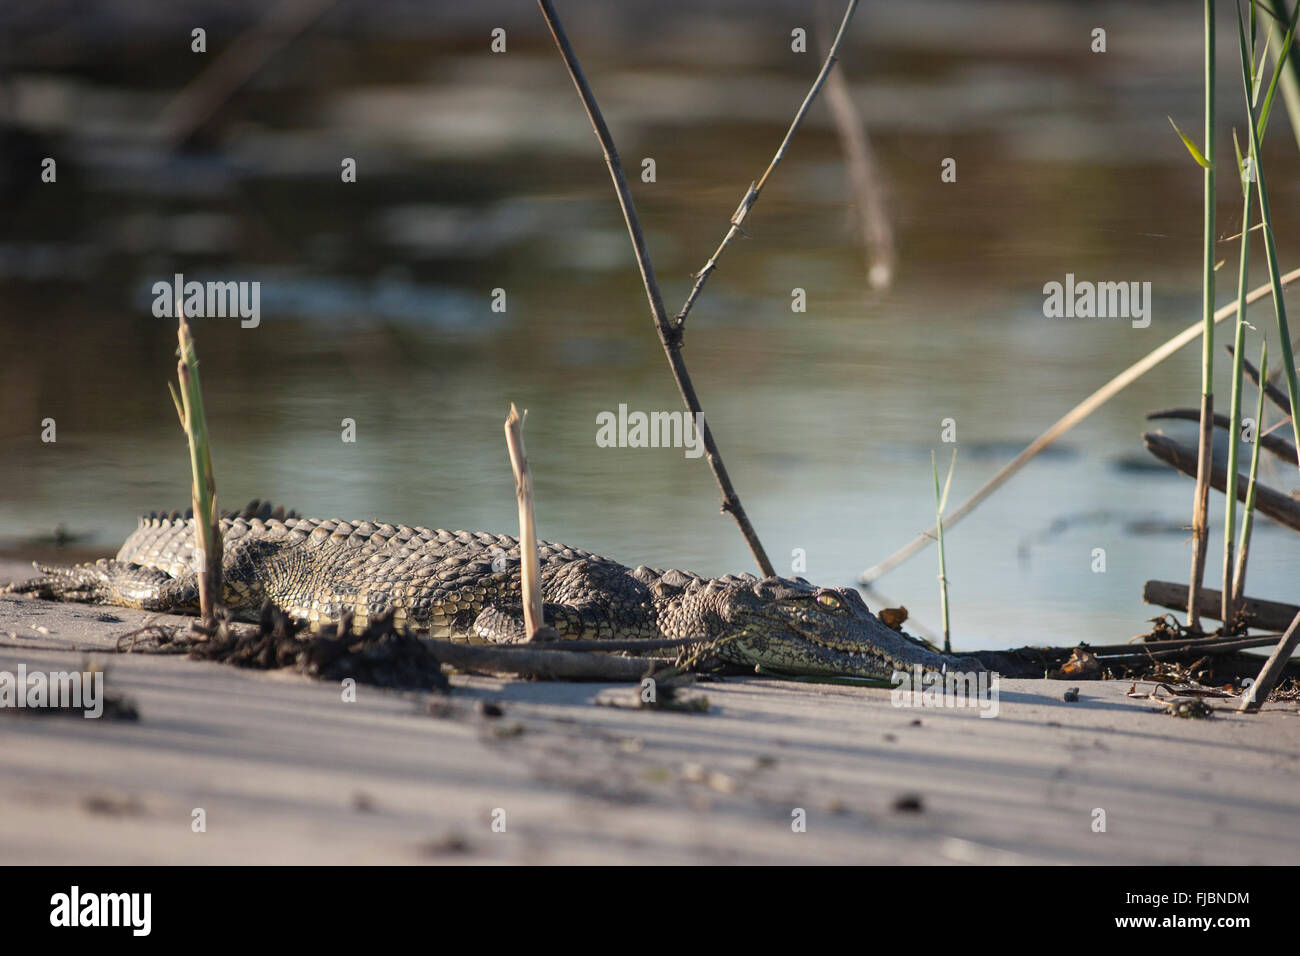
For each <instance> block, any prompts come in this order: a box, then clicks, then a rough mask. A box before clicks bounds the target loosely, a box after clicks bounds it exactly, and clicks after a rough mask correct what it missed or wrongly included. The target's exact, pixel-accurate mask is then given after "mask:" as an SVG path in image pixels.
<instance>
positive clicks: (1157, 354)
mask: <svg viewBox="0 0 1300 956" xmlns="http://www.w3.org/2000/svg"><path fill="white" fill-rule="evenodd" d="M1297 279H1300V269H1293V270H1292V271H1291V272H1288V273H1287V274H1286V275H1284V276H1282V285H1284V286H1287V285H1290V284H1291V283H1292V282H1295V281H1296V280H1297ZM1271 290H1272V286H1270V285H1261V286H1258V287H1257V288H1255V289H1252V290H1251V292H1250V295H1248V296H1246V304H1247V305H1250V304H1251V303H1253V302H1258V301H1259V300H1260V299H1262V298H1264V296H1266V295H1268V294H1269V293H1270V291H1271ZM1236 314H1237V303H1235V302H1230V303H1228V304H1227V305H1225V306H1223V307H1222V308H1221V309H1219V311H1217V312H1215V313H1214V321H1215V322H1222V321H1223V320H1224V319H1226V318H1228V317H1230V316H1233V315H1236ZM1203 331H1204V329H1203V327H1202V325H1201V323H1200V322H1199V321H1198V322H1196V323H1195V324H1194V325H1190V326H1188V327H1187V328H1186V329H1184V330H1183V331H1182V332H1179V333H1178V334H1177V335H1175V336H1174V337H1173V338H1172V339H1170V340H1169V341H1168V342H1165V343H1164V344H1163V345H1161V346H1160V347H1158V348H1156V349H1154V350H1152V351H1151V352H1149V353H1148V354H1147V355H1146V356H1144V357H1143V358H1141V359H1140V360H1138V361H1137V362H1134V363H1133V364H1132V365H1130V366H1129V367H1128V368H1126V369H1125V370H1124V371H1122V372H1120V373H1119V374H1118V375H1116V376H1115V377H1114V378H1112V379H1111V380H1110V381H1109V382H1107V383H1106V384H1105V385H1103V386H1102V387H1101V388H1099V389H1097V390H1096V391H1095V392H1093V393H1092V394H1091V395H1089V396H1088V397H1087V398H1085V399H1084V400H1083V401H1081V402H1080V403H1079V404H1078V405H1075V406H1074V408H1072V409H1070V410H1069V411H1068V412H1066V413H1065V415H1063V416H1062V417H1061V418H1059V419H1057V421H1056V423H1055V424H1053V425H1052V427H1051V428H1049V429H1047V431H1045V432H1043V433H1042V434H1041V435H1039V436H1038V437H1037V438H1035V439H1034V440H1033V441H1032V442H1030V443H1029V445H1028V447H1026V448H1025V450H1024V451H1022V452H1021V453H1020V454H1019V455H1017V456H1016V457H1015V458H1013V459H1012V460H1011V461H1010V462H1008V463H1007V464H1006V465H1003V466H1002V468H1001V469H1000V470H999V471H998V473H997V474H995V475H994V476H993V477H992V478H990V479H989V480H988V481H986V482H985V483H984V484H983V485H981V486H980V487H979V489H978V490H976V492H975V493H974V494H973V495H971V496H970V497H969V498H967V499H966V500H965V501H963V502H962V503H961V505H959V506H958V507H957V508H955V509H954V510H953V511H952V513H951V514H949V515H948V517H947V519H946V520H945V521H944V527H945V528H951V527H952V526H953V525H955V524H956V523H957V522H958V521H960V520H961V519H962V518H964V517H965V516H966V515H968V514H970V512H971V511H973V510H974V509H975V508H976V507H977V506H978V505H979V504H980V503H981V502H982V501H983V500H984V499H985V498H987V497H988V496H989V495H991V494H993V492H995V491H997V490H998V488H1000V487H1001V486H1002V485H1003V484H1005V483H1006V481H1007V479H1009V478H1010V477H1011V476H1012V475H1014V474H1015V473H1016V472H1017V471H1019V470H1020V469H1021V468H1023V467H1024V466H1025V465H1027V464H1029V462H1031V461H1032V460H1033V459H1034V458H1035V457H1037V455H1038V453H1039V452H1041V451H1042V450H1043V449H1044V448H1047V447H1048V446H1049V445H1051V444H1052V443H1053V442H1055V441H1056V440H1057V439H1058V438H1060V437H1061V436H1062V435H1064V434H1065V433H1066V432H1068V431H1069V430H1070V429H1072V428H1073V427H1074V426H1075V425H1077V424H1079V422H1081V421H1083V420H1084V419H1085V418H1087V417H1088V416H1089V415H1091V414H1092V413H1093V412H1095V411H1096V410H1097V409H1099V408H1101V406H1103V405H1105V404H1106V403H1107V402H1108V401H1110V400H1111V399H1112V398H1114V397H1115V396H1116V395H1118V394H1119V393H1120V392H1122V391H1124V389H1126V388H1127V387H1128V386H1130V385H1132V384H1133V383H1134V382H1135V381H1137V380H1138V379H1139V378H1141V377H1142V376H1143V375H1145V374H1146V373H1147V372H1149V371H1151V369H1153V368H1155V367H1156V366H1157V365H1159V364H1160V363H1161V362H1163V361H1164V360H1165V359H1167V358H1169V356H1171V355H1173V354H1174V353H1175V352H1177V351H1178V350H1179V349H1181V348H1182V347H1183V346H1185V345H1188V344H1190V343H1191V342H1194V341H1195V340H1196V338H1197V337H1198V336H1199V335H1201V333H1202V332H1203ZM937 534H938V529H937V528H931V529H929V530H928V531H923V532H921V534H919V535H917V536H916V537H915V538H913V539H912V540H911V541H910V542H909V543H907V544H906V545H904V546H903V547H901V548H899V549H898V550H897V551H895V552H894V553H893V554H891V555H890V556H889V557H887V558H885V559H884V560H883V561H881V562H879V563H878V564H874V565H872V566H871V567H869V568H867V569H866V570H865V571H863V572H862V573H861V574H860V575H858V582H859V583H860V584H863V585H870V584H871V582H872V581H875V580H876V579H877V578H879V577H882V576H883V575H885V574H888V573H889V572H890V571H892V570H893V569H894V568H896V567H898V566H899V565H900V564H902V563H903V562H904V561H906V560H907V559H908V558H910V557H912V556H913V555H914V554H916V553H917V552H918V551H920V550H921V549H923V548H924V547H925V546H926V545H927V544H929V543H930V542H931V541H933V540H934V539H935V537H936V536H937Z"/></svg>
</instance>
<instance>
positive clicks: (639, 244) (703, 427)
mask: <svg viewBox="0 0 1300 956" xmlns="http://www.w3.org/2000/svg"><path fill="white" fill-rule="evenodd" d="M538 5H539V6H540V7H541V9H542V16H543V17H545V19H546V24H547V26H548V27H549V28H550V31H551V36H552V37H553V38H554V39H555V45H556V46H557V47H558V48H559V50H560V56H561V57H562V58H563V60H564V65H565V67H566V68H567V69H568V71H569V77H570V79H572V80H573V85H574V87H575V88H576V89H577V91H578V97H579V99H581V100H582V105H583V108H584V109H585V110H586V111H587V118H588V119H590V120H591V125H592V129H593V130H594V131H595V133H596V138H597V139H598V140H599V141H600V146H601V149H602V150H603V151H604V154H605V165H606V166H608V167H609V175H610V178H611V179H612V180H613V181H614V191H615V193H616V194H617V195H618V202H619V206H620V207H621V208H622V210H623V219H624V221H625V222H626V223H627V231H628V235H629V236H630V237H631V239H632V249H633V251H634V252H635V253H636V260H637V265H638V266H639V267H640V270H641V281H642V284H644V286H645V291H646V298H647V299H649V300H650V313H651V315H652V317H653V318H654V324H655V329H656V330H657V331H658V333H659V341H660V343H661V344H662V345H663V348H664V354H665V355H667V357H668V366H669V368H670V369H671V370H672V373H673V379H674V380H675V381H676V382H677V389H678V391H679V392H681V396H682V401H683V402H685V404H686V408H687V409H688V410H689V411H690V413H691V415H692V416H693V417H694V419H695V422H696V425H697V427H698V428H699V429H700V431H701V432H702V435H703V438H704V450H705V455H706V458H707V459H708V462H709V467H710V468H711V469H712V470H713V476H714V478H716V479H717V482H718V488H719V490H720V491H721V492H722V510H723V511H724V512H727V513H729V514H730V515H731V516H732V517H733V518H734V519H735V520H736V524H737V525H738V526H739V527H740V533H741V534H743V535H744V536H745V541H746V542H747V543H748V545H749V550H750V552H751V553H752V554H753V555H754V560H755V561H756V562H757V564H758V567H759V569H760V570H761V571H762V572H763V574H764V575H766V576H768V577H775V576H776V571H775V570H774V569H773V567H772V562H771V561H770V560H768V557H767V552H766V551H764V550H763V545H762V542H760V541H759V540H758V534H757V533H756V532H755V531H754V526H753V525H752V524H750V521H749V516H748V515H747V514H746V513H745V509H744V507H743V506H742V505H741V503H740V497H739V496H738V495H737V494H736V490H735V488H734V487H732V484H731V478H730V476H729V475H728V474H727V469H726V466H725V465H724V464H723V462H722V454H721V453H720V452H719V451H718V446H717V443H716V442H715V441H714V440H713V430H712V429H711V428H710V427H709V423H708V421H707V420H706V419H705V418H704V410H703V408H702V407H701V405H700V399H699V396H698V395H696V393H695V385H694V384H693V383H692V382H691V377H690V373H689V372H687V370H686V363H685V361H684V360H683V359H682V355H681V335H680V332H679V330H678V329H677V328H676V327H675V325H674V324H673V323H672V322H671V321H670V320H669V318H668V314H667V312H666V311H665V310H664V301H663V294H662V292H660V290H659V281H658V279H656V278H655V272H654V266H653V265H652V264H651V262H650V253H649V251H648V250H647V249H646V244H645V236H644V234H643V233H642V231H641V220H640V217H638V216H637V212H636V204H635V203H634V202H633V201H632V190H631V189H630V188H629V187H628V183H627V176H625V175H624V173H623V164H622V161H621V160H620V159H619V157H618V151H617V150H616V149H615V148H614V137H613V136H612V135H611V134H610V131H609V126H608V125H606V123H605V118H604V116H603V115H602V114H601V112H600V107H599V106H598V105H597V103H596V97H595V94H594V93H592V91H591V87H590V86H589V85H588V83H587V78H586V76H585V75H584V74H583V72H582V66H581V65H580V64H579V63H578V57H577V54H576V53H574V51H573V46H572V45H571V44H570V43H569V38H568V36H567V34H565V32H564V27H563V26H562V25H561V24H560V18H559V16H558V15H557V14H556V12H555V7H554V6H553V5H552V4H551V2H550V0H538ZM782 148H783V149H784V146H783V147H782ZM755 195H756V194H755ZM751 205H752V203H751ZM746 208H747V207H746Z"/></svg>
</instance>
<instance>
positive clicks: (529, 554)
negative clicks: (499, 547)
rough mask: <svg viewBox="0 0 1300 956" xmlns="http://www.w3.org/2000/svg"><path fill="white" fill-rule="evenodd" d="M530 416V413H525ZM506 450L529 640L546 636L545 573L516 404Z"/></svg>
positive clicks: (509, 420) (508, 418) (509, 417)
mask: <svg viewBox="0 0 1300 956" xmlns="http://www.w3.org/2000/svg"><path fill="white" fill-rule="evenodd" d="M524 414H525V415H527V414H528V412H527V411H525V412H524ZM505 431H506V449H507V450H508V451H509V453H510V468H511V469H512V470H513V471H514V473H515V500H516V501H517V502H518V504H519V586H520V588H521V589H522V591H523V602H524V631H525V633H526V634H527V638H528V640H530V641H531V640H533V639H534V638H536V637H538V636H539V635H540V636H555V637H558V636H559V635H558V634H555V635H546V634H543V628H544V627H545V622H544V621H543V620H542V571H541V566H540V564H539V563H538V561H537V525H536V523H535V522H534V518H533V476H532V474H531V473H530V472H529V471H528V456H527V455H526V454H525V453H524V434H523V419H522V418H520V416H519V409H517V408H515V403H514V402H511V403H510V414H509V415H507V416H506V424H505ZM548 630H549V629H548Z"/></svg>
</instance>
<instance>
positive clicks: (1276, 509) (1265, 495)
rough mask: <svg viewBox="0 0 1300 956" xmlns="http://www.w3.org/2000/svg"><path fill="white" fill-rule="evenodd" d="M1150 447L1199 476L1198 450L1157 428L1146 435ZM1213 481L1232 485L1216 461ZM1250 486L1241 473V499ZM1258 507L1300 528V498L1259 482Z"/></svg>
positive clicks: (1163, 458) (1219, 486) (1218, 485)
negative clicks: (1299, 499) (1157, 431)
mask: <svg viewBox="0 0 1300 956" xmlns="http://www.w3.org/2000/svg"><path fill="white" fill-rule="evenodd" d="M1142 441H1143V442H1145V443H1146V446H1147V451H1149V452H1151V454H1153V455H1155V456H1156V457H1157V458H1159V459H1160V460H1161V461H1163V462H1165V463H1166V464H1169V465H1173V466H1174V467H1175V468H1177V469H1178V470H1179V471H1181V472H1182V473H1183V474H1185V475H1191V476H1192V477H1195V476H1196V452H1195V450H1193V449H1190V448H1188V447H1186V446H1185V445H1180V444H1178V443H1177V442H1175V441H1173V440H1172V439H1170V438H1168V437H1166V436H1164V435H1160V434H1157V433H1153V432H1148V433H1147V434H1145V435H1143V436H1142ZM1210 484H1212V485H1213V486H1214V488H1215V490H1216V491H1223V489H1225V488H1226V487H1228V472H1227V470H1226V469H1225V468H1224V467H1223V466H1222V465H1215V466H1214V469H1213V470H1212V471H1211V473H1210ZM1248 488H1249V479H1248V478H1247V477H1246V476H1245V475H1240V474H1239V475H1237V500H1238V501H1244V500H1245V499H1246V492H1247V490H1248ZM1255 509H1256V510H1257V511H1262V512H1263V513H1264V514H1266V515H1268V516H1269V517H1270V518H1272V519H1273V520H1274V521H1276V522H1278V523H1279V524H1283V525H1286V526H1287V527H1288V528H1291V529H1293V530H1295V531H1300V501H1296V500H1295V499H1294V498H1292V497H1291V496H1290V495H1284V494H1282V492H1280V491H1274V490H1273V489H1272V488H1269V487H1268V486H1267V485H1261V484H1259V483H1258V482H1256V484H1255Z"/></svg>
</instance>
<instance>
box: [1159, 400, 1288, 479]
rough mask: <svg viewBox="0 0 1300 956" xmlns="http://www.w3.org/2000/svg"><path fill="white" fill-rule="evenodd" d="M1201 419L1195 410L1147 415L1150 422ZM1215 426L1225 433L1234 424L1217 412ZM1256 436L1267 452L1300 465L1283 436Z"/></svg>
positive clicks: (1167, 411)
mask: <svg viewBox="0 0 1300 956" xmlns="http://www.w3.org/2000/svg"><path fill="white" fill-rule="evenodd" d="M1200 417H1201V413H1200V412H1199V411H1197V410H1196V409H1195V408H1165V409H1162V410H1160V411H1158V412H1148V413H1147V420H1148V421H1155V420H1157V419H1167V418H1175V419H1180V420H1182V421H1188V422H1195V421H1200ZM1214 424H1215V425H1216V426H1217V427H1219V428H1222V429H1223V430H1224V431H1227V430H1228V429H1229V426H1230V425H1231V424H1232V423H1231V422H1230V421H1229V420H1228V416H1227V415H1224V414H1223V413H1221V412H1216V413H1215V416H1214ZM1262 427H1263V425H1262V423H1257V424H1256V428H1257V429H1258V428H1262ZM1256 436H1257V437H1258V438H1259V447H1261V448H1263V449H1264V450H1265V451H1267V452H1270V453H1272V454H1274V455H1276V456H1277V457H1278V458H1281V459H1282V460H1283V461H1285V462H1287V463H1288V464H1291V465H1295V464H1300V458H1298V457H1297V455H1296V449H1295V445H1293V444H1291V443H1290V442H1289V441H1287V440H1286V439H1285V438H1283V437H1282V436H1281V435H1272V434H1268V435H1266V434H1263V433H1262V432H1258V431H1257V432H1256Z"/></svg>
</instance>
